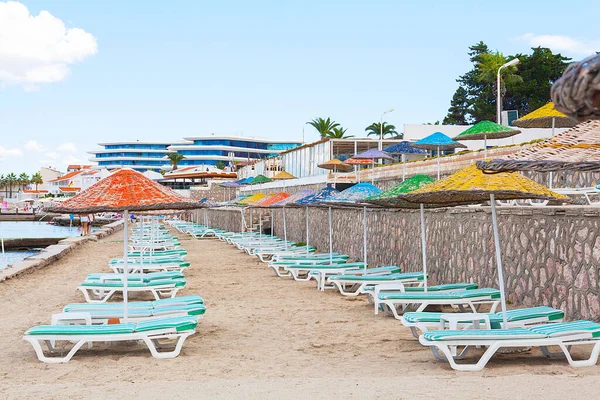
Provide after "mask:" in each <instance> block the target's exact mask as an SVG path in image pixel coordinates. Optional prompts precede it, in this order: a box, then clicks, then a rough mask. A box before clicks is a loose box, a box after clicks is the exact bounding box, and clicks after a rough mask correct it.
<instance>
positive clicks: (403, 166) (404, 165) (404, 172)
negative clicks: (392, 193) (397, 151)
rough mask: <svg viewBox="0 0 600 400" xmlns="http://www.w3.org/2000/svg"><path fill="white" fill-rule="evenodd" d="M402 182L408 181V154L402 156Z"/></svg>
mask: <svg viewBox="0 0 600 400" xmlns="http://www.w3.org/2000/svg"><path fill="white" fill-rule="evenodd" d="M400 157H402V158H401V159H402V182H404V181H405V180H406V154H402V155H401V156H400Z"/></svg>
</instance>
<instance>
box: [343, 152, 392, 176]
mask: <svg viewBox="0 0 600 400" xmlns="http://www.w3.org/2000/svg"><path fill="white" fill-rule="evenodd" d="M352 158H353V159H355V160H371V169H372V170H374V169H375V159H376V158H377V159H381V160H393V159H394V157H392V156H390V155H389V154H388V153H386V152H384V151H381V150H377V149H369V150H367V151H363V152H362V153H359V154H356V155H354V156H353V157H352ZM373 183H375V171H371V184H373Z"/></svg>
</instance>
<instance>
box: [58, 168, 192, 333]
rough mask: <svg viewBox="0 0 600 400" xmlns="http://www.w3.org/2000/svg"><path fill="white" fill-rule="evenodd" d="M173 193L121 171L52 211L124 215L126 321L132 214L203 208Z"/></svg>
mask: <svg viewBox="0 0 600 400" xmlns="http://www.w3.org/2000/svg"><path fill="white" fill-rule="evenodd" d="M202 207H203V206H202V205H201V204H199V203H196V202H192V201H189V200H188V199H186V198H185V197H183V196H180V195H178V194H177V193H175V192H174V191H173V190H171V189H169V188H167V187H165V186H162V185H160V184H158V183H156V182H154V181H152V180H151V179H148V178H146V177H145V176H144V175H142V174H141V173H139V172H137V171H134V170H132V169H121V170H119V171H117V172H115V173H113V174H111V175H109V176H107V177H106V178H104V179H102V180H100V181H98V182H97V183H96V184H94V185H92V186H90V187H89V188H87V189H86V190H84V191H82V192H81V193H79V194H77V195H75V196H73V197H71V198H70V199H68V200H66V201H63V202H62V203H60V204H59V205H57V206H52V207H50V208H48V212H55V213H61V214H70V213H75V214H83V213H98V212H123V223H124V226H123V260H124V263H125V268H123V271H124V273H123V277H122V278H123V317H124V319H125V321H127V297H128V296H127V277H128V275H129V271H128V268H127V267H126V265H127V261H128V260H127V253H128V251H127V246H128V240H127V233H128V227H127V223H128V220H129V211H155V210H189V209H195V208H202Z"/></svg>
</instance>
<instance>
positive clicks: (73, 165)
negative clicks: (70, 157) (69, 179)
mask: <svg viewBox="0 0 600 400" xmlns="http://www.w3.org/2000/svg"><path fill="white" fill-rule="evenodd" d="M90 168H92V166H91V165H79V164H71V165H67V169H90Z"/></svg>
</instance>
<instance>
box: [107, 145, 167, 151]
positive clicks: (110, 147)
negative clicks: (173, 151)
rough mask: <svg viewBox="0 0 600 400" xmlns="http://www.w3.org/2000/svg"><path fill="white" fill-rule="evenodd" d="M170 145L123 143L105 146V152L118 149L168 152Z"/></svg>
mask: <svg viewBox="0 0 600 400" xmlns="http://www.w3.org/2000/svg"><path fill="white" fill-rule="evenodd" d="M169 146H170V144H144V143H133V144H130V143H123V144H109V145H106V146H104V149H105V150H118V149H143V150H167V147H169Z"/></svg>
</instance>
